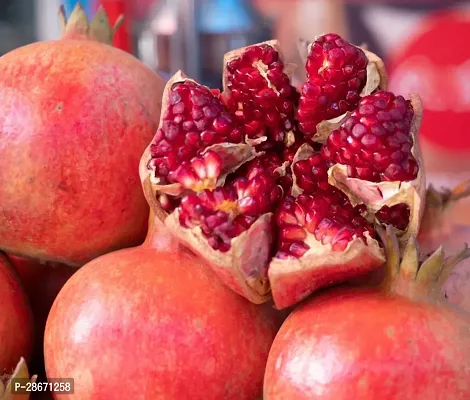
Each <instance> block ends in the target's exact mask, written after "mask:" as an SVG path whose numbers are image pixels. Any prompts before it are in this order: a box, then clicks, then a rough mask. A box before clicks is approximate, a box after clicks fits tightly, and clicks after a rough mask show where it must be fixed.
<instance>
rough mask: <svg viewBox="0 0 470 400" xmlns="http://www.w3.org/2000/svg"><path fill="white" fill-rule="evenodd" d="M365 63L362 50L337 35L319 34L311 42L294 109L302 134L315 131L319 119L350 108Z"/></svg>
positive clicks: (355, 99) (363, 79)
mask: <svg viewBox="0 0 470 400" xmlns="http://www.w3.org/2000/svg"><path fill="white" fill-rule="evenodd" d="M338 43H339V45H338ZM367 64H368V59H367V56H366V55H365V53H364V52H363V51H362V50H361V49H359V48H358V47H356V46H354V45H352V44H350V43H348V42H346V41H345V40H344V39H342V38H341V37H340V36H339V35H335V34H327V35H323V36H320V37H319V38H317V39H316V40H315V42H313V44H312V46H311V48H310V52H309V55H308V58H307V63H306V69H307V81H306V82H305V83H304V84H303V86H302V91H301V97H300V101H299V109H298V111H297V119H298V121H299V127H300V130H301V131H302V132H303V133H304V134H305V135H307V136H313V135H315V133H316V126H317V125H318V124H319V123H320V122H322V121H324V120H329V119H332V118H336V117H338V116H340V115H342V114H344V113H345V112H347V111H352V110H354V108H355V107H356V106H357V102H358V100H359V97H360V96H359V95H360V92H361V90H362V89H363V87H364V86H365V84H366V77H367V74H366V67H367Z"/></svg>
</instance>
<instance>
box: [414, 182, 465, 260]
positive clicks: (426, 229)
mask: <svg viewBox="0 0 470 400" xmlns="http://www.w3.org/2000/svg"><path fill="white" fill-rule="evenodd" d="M469 196H470V180H468V181H464V182H461V183H460V184H458V185H457V186H455V187H454V188H453V189H447V188H441V189H440V190H437V189H435V188H434V187H433V186H431V185H430V186H429V187H428V189H427V192H426V207H425V209H424V215H423V219H422V223H421V228H420V230H419V235H418V241H419V244H420V247H421V248H422V249H423V251H424V252H430V251H431V250H433V249H434V248H436V247H437V246H439V244H440V243H442V242H444V241H446V239H447V238H448V237H449V235H451V234H452V232H453V230H454V228H455V226H454V224H455V219H452V218H451V216H450V215H449V214H450V211H451V210H452V208H453V207H454V205H455V204H456V203H457V202H458V201H459V200H462V199H465V198H468V197H469Z"/></svg>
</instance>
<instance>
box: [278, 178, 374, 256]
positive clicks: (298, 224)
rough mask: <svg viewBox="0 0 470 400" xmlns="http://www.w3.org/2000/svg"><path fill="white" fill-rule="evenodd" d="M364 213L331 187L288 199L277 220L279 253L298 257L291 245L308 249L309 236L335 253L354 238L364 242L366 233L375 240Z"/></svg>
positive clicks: (288, 197)
mask: <svg viewBox="0 0 470 400" xmlns="http://www.w3.org/2000/svg"><path fill="white" fill-rule="evenodd" d="M361 211H363V208H362V207H354V208H353V206H352V205H351V203H350V202H349V200H348V199H347V197H346V196H345V195H343V194H342V193H341V192H339V191H337V190H336V189H334V188H333V187H331V186H330V187H329V188H328V190H319V191H317V192H316V193H314V194H312V195H306V194H301V195H299V196H298V197H297V198H293V197H291V196H286V197H285V198H284V199H283V200H282V202H281V205H280V206H279V208H278V211H277V214H276V219H275V221H276V224H277V226H278V229H279V244H278V254H290V255H292V256H296V255H295V254H294V252H292V251H290V248H289V246H290V244H289V243H291V242H295V243H296V244H297V246H301V245H305V246H306V247H304V249H308V248H309V247H308V245H307V244H306V243H305V240H306V238H307V235H308V234H310V235H313V236H314V237H315V239H316V240H317V241H318V242H320V243H321V244H322V245H331V249H332V250H333V251H343V250H344V249H345V248H346V247H347V245H348V243H349V242H351V241H352V240H353V239H354V237H360V238H362V239H364V240H365V236H364V234H365V233H366V232H367V233H369V235H370V236H371V237H375V232H374V231H373V228H372V226H371V225H370V224H369V222H367V220H365V219H364V218H363V217H362V216H361V214H360V213H361ZM305 251H306V250H305ZM305 251H304V253H305ZM298 254H301V252H300V251H299V252H298ZM302 254H303V253H302ZM276 257H277V256H276ZM297 257H298V256H297Z"/></svg>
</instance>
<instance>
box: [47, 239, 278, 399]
mask: <svg viewBox="0 0 470 400" xmlns="http://www.w3.org/2000/svg"><path fill="white" fill-rule="evenodd" d="M275 332H276V326H275V324H274V323H273V321H272V317H271V316H267V313H266V310H265V309H264V308H263V307H260V306H255V305H253V304H251V303H249V302H248V301H247V300H245V299H243V298H242V297H241V296H239V295H237V294H235V293H234V292H232V291H231V290H230V289H228V288H227V287H226V286H224V285H223V284H222V283H221V282H219V281H218V280H217V278H216V277H215V276H214V275H213V273H212V272H210V271H209V270H207V269H206V267H205V266H204V265H203V264H201V261H200V260H198V259H197V258H195V257H194V256H193V255H191V254H190V253H188V252H186V251H180V252H164V251H163V252H157V251H156V250H155V249H152V248H146V247H137V248H133V249H126V250H121V251H118V252H115V253H111V254H107V255H105V256H102V257H100V258H98V259H96V260H94V261H92V262H91V263H89V264H88V265H86V266H84V267H83V268H82V269H80V270H79V271H78V272H77V273H76V274H75V275H74V276H73V277H72V278H71V279H70V280H69V281H68V282H67V284H66V285H65V286H64V288H63V289H62V291H61V292H60V293H59V295H58V297H57V299H56V301H55V303H54V305H53V307H52V310H51V313H50V316H49V319H48V322H47V326H46V333H45V359H46V371H47V375H48V376H49V377H55V376H68V377H73V378H74V379H75V395H74V396H76V395H82V394H83V396H87V398H88V399H90V400H92V399H93V400H95V399H113V400H118V399H148V400H153V399H168V400H174V399H181V400H184V399H201V400H202V399H204V400H211V399H214V400H216V399H217V400H218V399H227V400H229V399H234V400H245V399H246V400H253V399H255V398H256V397H257V396H260V395H261V392H262V381H263V375H264V367H265V363H266V359H267V355H268V352H269V348H270V346H271V342H272V340H273V338H274V335H275ZM69 398H70V399H72V398H74V397H73V396H72V395H70V396H67V395H65V394H62V395H58V396H57V399H69Z"/></svg>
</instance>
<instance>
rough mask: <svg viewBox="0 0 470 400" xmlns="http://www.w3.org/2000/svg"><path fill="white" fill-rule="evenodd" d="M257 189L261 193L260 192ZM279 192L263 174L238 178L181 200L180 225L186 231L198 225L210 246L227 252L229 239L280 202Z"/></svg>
mask: <svg viewBox="0 0 470 400" xmlns="http://www.w3.org/2000/svg"><path fill="white" fill-rule="evenodd" d="M260 188H263V190H262V191H261V192H260ZM281 195H282V190H281V188H280V187H279V186H277V185H276V184H275V182H274V181H273V180H272V179H271V178H269V177H267V176H266V175H265V174H262V175H261V174H259V175H257V176H255V177H253V178H251V179H247V178H245V177H239V178H237V179H235V180H234V181H233V182H231V183H229V184H228V185H226V186H224V187H218V188H216V189H215V190H213V191H210V190H204V191H202V192H200V193H190V194H188V195H186V196H185V197H183V199H182V201H181V207H180V223H181V225H183V226H184V227H186V228H193V227H195V226H200V227H201V230H202V233H203V235H204V236H205V237H206V238H207V240H208V242H209V244H210V245H211V246H212V247H213V248H214V249H215V250H220V251H223V252H225V251H228V250H229V249H230V247H231V240H232V239H233V238H234V237H236V236H238V235H240V234H241V233H242V232H244V231H246V230H247V229H248V228H249V227H250V226H251V225H252V224H253V223H254V222H255V221H256V219H257V218H258V217H260V216H261V215H263V214H265V213H267V212H270V211H271V210H272V209H273V208H275V206H276V205H277V203H278V202H279V200H280V198H281Z"/></svg>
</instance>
